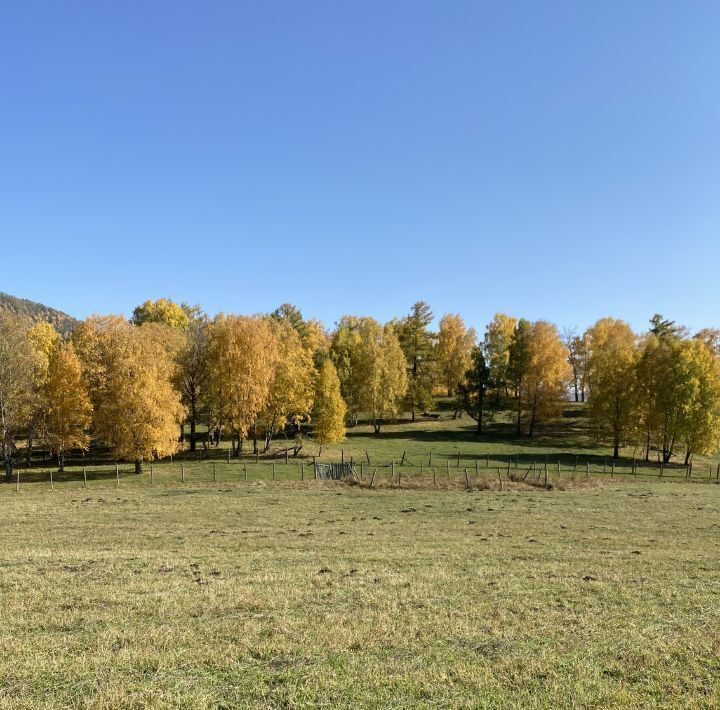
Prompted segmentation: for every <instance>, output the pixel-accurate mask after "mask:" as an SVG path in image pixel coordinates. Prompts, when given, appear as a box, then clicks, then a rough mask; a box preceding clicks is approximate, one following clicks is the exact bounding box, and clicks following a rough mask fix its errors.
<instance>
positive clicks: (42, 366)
mask: <svg viewBox="0 0 720 710" xmlns="http://www.w3.org/2000/svg"><path fill="white" fill-rule="evenodd" d="M27 339H28V342H29V343H30V348H31V350H32V353H33V364H32V368H31V371H30V374H31V377H32V386H31V388H30V389H29V391H28V396H29V397H30V399H31V406H30V408H29V410H28V422H27V444H26V446H25V465H26V466H28V467H29V466H30V463H31V461H32V451H33V442H34V440H35V437H36V435H37V434H38V432H39V431H40V429H41V428H42V419H43V415H44V409H43V406H44V402H43V387H44V386H45V382H46V380H47V375H48V363H49V361H50V354H51V353H52V351H53V350H54V348H55V347H56V346H57V344H58V342H59V341H60V334H59V333H58V332H57V330H55V328H54V327H53V326H52V325H51V324H50V323H46V322H45V321H38V322H37V323H35V324H34V325H33V326H32V327H31V328H30V330H29V331H28V333H27Z"/></svg>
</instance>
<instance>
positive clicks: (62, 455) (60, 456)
mask: <svg viewBox="0 0 720 710" xmlns="http://www.w3.org/2000/svg"><path fill="white" fill-rule="evenodd" d="M64 470H65V452H64V451H60V452H59V453H58V471H59V472H61V473H62V472H63V471H64Z"/></svg>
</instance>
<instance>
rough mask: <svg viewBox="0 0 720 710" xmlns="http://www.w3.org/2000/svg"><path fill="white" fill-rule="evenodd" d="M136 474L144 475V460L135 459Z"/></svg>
mask: <svg viewBox="0 0 720 710" xmlns="http://www.w3.org/2000/svg"><path fill="white" fill-rule="evenodd" d="M135 473H142V460H141V459H135Z"/></svg>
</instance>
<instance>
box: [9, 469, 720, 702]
mask: <svg viewBox="0 0 720 710" xmlns="http://www.w3.org/2000/svg"><path fill="white" fill-rule="evenodd" d="M577 485H578V487H576V488H573V489H572V490H565V491H561V490H550V491H545V490H540V489H539V490H530V491H516V490H505V491H502V492H500V491H491V490H488V491H471V492H465V491H462V490H433V489H429V488H424V489H423V488H417V489H410V490H398V489H390V488H380V489H378V490H369V489H367V488H361V487H359V486H352V485H347V484H341V483H327V484H324V483H318V482H314V481H312V482H307V483H304V484H303V483H299V482H297V483H287V482H285V483H283V482H276V483H274V484H273V483H258V482H250V483H247V484H245V483H244V482H240V483H235V484H229V485H228V484H222V483H221V484H219V485H217V486H213V485H212V484H195V485H191V484H186V485H185V486H184V487H183V486H181V485H180V484H170V483H167V482H165V483H164V484H163V485H157V486H156V487H154V488H150V487H149V486H140V485H135V486H130V485H127V484H126V481H125V480H123V484H122V486H121V488H120V489H117V488H115V487H113V485H112V482H109V481H95V482H93V483H92V484H91V486H90V488H89V489H88V490H87V491H85V490H83V489H82V488H80V487H78V486H75V485H70V484H68V485H60V486H56V487H55V491H54V492H50V490H49V488H48V487H47V486H41V485H39V484H38V485H29V486H27V488H25V489H23V490H21V493H20V494H19V495H18V494H16V493H15V492H14V490H13V488H12V487H3V488H2V489H0V505H2V508H3V513H4V515H3V523H4V524H3V532H4V534H3V536H2V538H0V547H1V551H0V559H1V560H2V563H1V566H0V584H1V585H2V605H0V629H1V631H0V634H1V642H0V643H1V648H2V658H3V659H4V662H3V663H2V664H0V706H2V707H7V708H22V707H91V708H110V707H138V708H140V707H158V708H162V707H187V708H202V707H217V708H221V707H224V708H235V707H277V708H289V707H328V708H344V707H347V708H349V707H394V708H410V707H447V708H455V707H473V708H482V707H490V708H494V707H497V708H501V707H502V708H504V707H543V708H571V707H572V708H577V707H691V708H692V707H697V708H700V707H717V706H720V604H719V602H720V535H719V533H720V517H719V514H720V486H716V485H692V484H686V483H682V482H669V481H666V482H662V483H660V482H653V483H652V484H648V483H645V482H635V481H633V480H631V479H628V480H623V481H604V482H602V483H601V482H598V481H597V480H592V479H591V480H590V481H589V482H582V481H581V482H579V483H578V484H577ZM583 485H584V486H586V487H582V486H583Z"/></svg>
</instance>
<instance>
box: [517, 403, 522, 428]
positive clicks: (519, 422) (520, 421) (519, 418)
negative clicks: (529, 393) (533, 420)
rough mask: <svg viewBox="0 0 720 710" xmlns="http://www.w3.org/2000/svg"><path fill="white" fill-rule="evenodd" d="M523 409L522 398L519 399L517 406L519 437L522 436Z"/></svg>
mask: <svg viewBox="0 0 720 710" xmlns="http://www.w3.org/2000/svg"><path fill="white" fill-rule="evenodd" d="M521 425H522V407H521V405H520V398H519V397H518V404H517V435H518V436H522V428H521Z"/></svg>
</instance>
